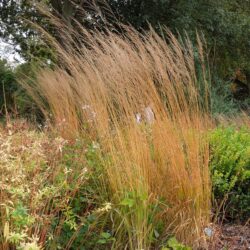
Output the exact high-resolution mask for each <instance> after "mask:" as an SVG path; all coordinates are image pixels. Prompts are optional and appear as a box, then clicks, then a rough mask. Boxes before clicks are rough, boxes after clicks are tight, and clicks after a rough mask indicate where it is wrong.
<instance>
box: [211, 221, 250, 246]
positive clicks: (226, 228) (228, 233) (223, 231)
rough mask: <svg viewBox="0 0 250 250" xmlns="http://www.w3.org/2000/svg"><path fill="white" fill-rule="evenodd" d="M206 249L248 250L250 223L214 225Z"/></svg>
mask: <svg viewBox="0 0 250 250" xmlns="http://www.w3.org/2000/svg"><path fill="white" fill-rule="evenodd" d="M208 249H209V250H250V225H249V224H248V225H244V226H241V225H222V226H218V225H217V226H215V227H214V228H213V237H212V239H211V242H210V244H209V248H208Z"/></svg>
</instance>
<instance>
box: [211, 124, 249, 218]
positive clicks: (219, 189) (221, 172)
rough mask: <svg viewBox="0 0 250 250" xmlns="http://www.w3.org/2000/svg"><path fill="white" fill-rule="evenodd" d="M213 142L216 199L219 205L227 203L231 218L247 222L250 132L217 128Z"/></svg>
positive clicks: (242, 129) (212, 165)
mask: <svg viewBox="0 0 250 250" xmlns="http://www.w3.org/2000/svg"><path fill="white" fill-rule="evenodd" d="M210 143H211V152H212V157H211V162H210V166H211V170H212V182H213V191H214V199H215V201H216V202H218V204H219V203H220V204H222V201H223V200H224V201H225V204H223V207H224V209H226V210H225V211H224V212H225V215H226V216H227V217H229V218H231V219H244V218H246V217H248V216H249V213H250V206H249V204H250V131H249V129H247V128H240V129H237V128H235V127H227V128H222V127H221V128H217V129H215V130H214V131H213V132H212V133H211V136H210ZM224 209H223V210H224Z"/></svg>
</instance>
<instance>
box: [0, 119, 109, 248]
mask: <svg viewBox="0 0 250 250" xmlns="http://www.w3.org/2000/svg"><path fill="white" fill-rule="evenodd" d="M20 124H21V125H19V127H18V124H17V122H16V123H15V126H14V125H13V124H12V125H11V124H9V126H7V127H6V128H2V127H1V128H0V175H1V196H0V247H1V249H34V250H39V249H60V248H61V249H69V248H71V247H73V249H80V248H81V247H82V249H85V248H83V246H85V247H87V248H88V249H92V247H93V245H95V244H96V243H97V241H98V240H100V237H101V236H100V234H101V233H102V231H103V229H102V227H98V226H96V227H95V226H94V225H95V224H96V223H97V222H96V218H98V217H102V214H103V213H104V212H105V211H106V210H102V209H101V208H102V207H103V203H104V202H103V200H105V196H104V194H105V192H104V191H103V190H102V197H99V196H98V190H99V189H100V188H101V185H100V183H101V181H100V179H101V172H100V171H99V170H98V167H100V164H97V163H98V157H96V156H95V154H96V151H95V149H94V147H92V145H91V144H90V145H89V146H87V145H88V143H83V142H81V141H78V142H76V143H74V144H73V143H69V142H68V141H66V140H64V139H63V138H61V137H60V136H56V135H55V134H53V133H49V132H47V133H46V134H45V133H44V132H38V131H35V130H34V129H30V128H29V127H28V126H27V124H26V125H25V126H24V123H23V122H21V123H20ZM83 145H85V146H83ZM94 173H96V175H95V174H94ZM94 175H95V176H94ZM98 208H100V209H98ZM100 221H101V220H100ZM89 239H91V240H89Z"/></svg>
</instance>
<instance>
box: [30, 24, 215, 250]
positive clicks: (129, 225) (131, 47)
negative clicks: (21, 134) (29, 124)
mask: <svg viewBox="0 0 250 250" xmlns="http://www.w3.org/2000/svg"><path fill="white" fill-rule="evenodd" d="M54 23H56V25H57V26H58V27H59V28H60V29H61V31H62V36H63V37H64V38H65V39H64V42H63V46H62V45H60V44H58V43H57V42H56V41H55V40H54V39H53V38H52V37H49V39H50V43H51V44H53V45H54V46H55V48H56V50H57V52H58V55H59V60H60V63H61V66H58V67H57V68H55V69H54V70H42V71H41V72H40V73H39V76H38V80H37V84H36V85H35V86H27V85H26V87H27V89H28V90H29V91H30V93H31V94H32V96H33V97H34V99H35V100H36V101H37V103H38V104H39V105H40V107H41V108H42V110H43V112H44V114H45V116H46V117H47V118H48V119H50V120H51V121H52V123H53V125H54V127H55V128H56V129H57V130H58V131H59V132H60V133H61V135H62V136H64V137H65V138H71V139H72V138H73V139H74V138H77V137H87V138H91V139H92V140H93V141H96V142H98V143H99V144H100V148H101V152H102V153H101V159H102V161H103V163H104V164H103V165H104V170H103V171H104V172H105V173H106V177H107V185H108V190H109V192H110V193H109V196H110V200H109V202H111V204H112V208H113V209H112V210H111V212H110V216H111V217H112V219H111V221H112V230H113V231H112V232H113V234H114V237H115V238H116V241H115V242H114V243H113V248H114V249H150V248H152V247H153V246H156V245H157V244H156V243H155V242H154V241H153V240H152V239H153V238H154V237H156V236H155V234H157V233H156V230H158V226H159V225H163V226H161V236H160V237H161V239H164V237H167V236H168V235H172V234H174V235H175V236H176V237H177V238H178V240H180V241H182V242H184V243H187V244H190V245H192V246H194V247H197V246H198V245H199V244H200V242H201V238H202V237H203V229H204V226H206V225H207V224H208V223H209V219H210V191H211V187H210V178H209V169H208V161H209V148H208V142H207V141H206V138H205V137H206V131H207V129H208V128H209V122H210V121H209V116H208V115H207V102H208V96H207V95H206V94H205V95H203V99H202V98H201V95H200V91H199V87H198V86H201V84H203V86H204V89H205V93H206V91H207V89H206V88H207V87H206V86H207V85H206V80H205V79H206V78H205V68H204V61H203V54H202V53H203V52H202V46H201V42H200V40H199V39H198V46H197V47H196V48H198V50H197V51H198V52H199V53H198V54H199V56H198V57H199V60H198V61H199V62H198V63H199V64H200V65H201V66H202V67H201V68H202V69H203V70H204V72H203V75H204V78H203V79H202V83H201V82H199V83H198V80H197V70H196V63H197V60H196V62H195V58H194V48H193V46H192V44H191V42H190V41H189V40H188V39H187V38H186V39H184V40H183V41H182V43H180V42H179V41H178V40H177V39H176V38H175V37H174V36H173V35H172V34H171V33H170V32H169V31H167V30H165V34H166V36H165V38H164V39H163V38H162V37H160V36H158V35H157V34H156V33H155V32H154V30H152V29H151V30H150V31H149V32H147V33H146V32H145V33H144V34H139V33H138V32H137V31H135V30H134V29H132V28H130V27H123V30H124V31H123V33H122V34H117V33H115V32H111V31H109V30H105V31H104V32H98V31H95V32H89V31H87V30H85V29H84V28H80V26H79V27H78V33H77V34H76V33H74V32H72V31H71V30H70V31H69V30H67V28H66V27H64V26H63V25H62V24H61V23H60V22H58V23H57V21H56V20H55V21H54ZM76 25H77V23H76ZM76 37H77V41H76V40H75V38H76ZM83 41H84V42H83ZM146 107H150V109H151V110H153V112H154V121H153V122H152V123H148V122H147V121H146V120H147V119H142V122H141V123H137V122H136V114H137V113H141V114H143V113H144V109H145V108H146ZM156 238H157V237H156Z"/></svg>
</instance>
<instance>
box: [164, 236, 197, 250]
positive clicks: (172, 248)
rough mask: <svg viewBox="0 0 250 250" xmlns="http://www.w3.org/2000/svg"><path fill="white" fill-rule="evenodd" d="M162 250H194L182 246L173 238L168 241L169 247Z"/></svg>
mask: <svg viewBox="0 0 250 250" xmlns="http://www.w3.org/2000/svg"><path fill="white" fill-rule="evenodd" d="M162 250H192V248H191V247H187V246H185V245H183V244H181V243H180V242H179V241H177V240H176V238H175V237H171V238H170V239H169V240H168V241H167V245H166V246H165V247H163V248H162Z"/></svg>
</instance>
